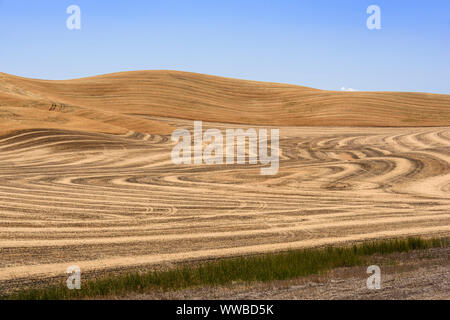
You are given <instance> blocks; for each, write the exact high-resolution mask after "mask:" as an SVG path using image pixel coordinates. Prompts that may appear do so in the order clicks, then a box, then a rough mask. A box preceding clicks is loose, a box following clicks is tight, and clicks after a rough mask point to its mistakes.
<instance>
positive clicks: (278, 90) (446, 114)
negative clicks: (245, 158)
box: [0, 71, 450, 134]
mask: <svg viewBox="0 0 450 320" xmlns="http://www.w3.org/2000/svg"><path fill="white" fill-rule="evenodd" d="M52 105H54V106H53V107H52ZM155 116H156V117H170V118H179V119H195V120H203V121H212V122H222V123H240V124H248V125H273V126H376V127H398V126H402V127H413V126H446V125H449V124H450V95H439V94H427V93H400V92H341V91H325V90H318V89H312V88H307V87H301V86H295V85H287V84H278V83H265V82H256V81H247V80H237V79H230V78H223V77H216V76H209V75H202V74H196V73H188V72H179V71H135V72H122V73H113V74H106V75H101V76H95V77H88V78H82V79H74V80H64V81H53V80H36V79H27V78H21V77H17V76H12V75H8V74H4V73H0V119H1V123H0V126H1V127H0V132H5V131H11V130H16V129H32V128H42V127H45V128H59V129H61V128H64V129H70V130H82V131H94V132H104V133H126V132H128V131H130V130H131V131H138V132H143V133H158V134H168V133H170V132H172V130H173V128H171V127H170V126H169V125H168V124H164V123H161V122H159V121H155V120H152V119H150V117H155Z"/></svg>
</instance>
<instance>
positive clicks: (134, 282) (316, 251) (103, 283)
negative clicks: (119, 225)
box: [0, 238, 450, 300]
mask: <svg viewBox="0 0 450 320" xmlns="http://www.w3.org/2000/svg"><path fill="white" fill-rule="evenodd" d="M448 246H450V239H449V238H441V239H438V238H435V239H422V238H407V239H396V240H381V241H373V242H365V243H361V244H357V245H353V246H347V247H326V248H311V249H301V250H292V251H287V252H282V253H270V254H264V255H258V256H250V257H241V258H225V259H220V260H217V261H213V262H205V263H202V264H200V265H197V266H180V267H177V268H175V269H172V270H167V271H148V272H144V273H138V272H133V273H127V274H122V275H117V276H106V277H104V278H101V279H93V280H87V281H82V285H81V289H80V290H69V289H68V288H67V287H66V286H65V283H64V285H57V286H52V287H48V288H41V289H26V290H21V291H17V292H14V293H12V294H9V295H6V296H1V297H0V298H1V299H16V300H17V299H19V300H60V299H82V298H96V297H107V296H120V295H124V294H127V293H133V292H134V293H145V292H149V291H151V290H162V291H170V290H179V289H186V288H193V287H201V286H217V285H227V284H230V283H232V282H233V281H242V282H266V281H273V280H286V279H294V278H298V277H302V276H308V275H313V274H321V273H325V272H327V271H329V270H331V269H334V268H338V267H351V266H358V265H363V264H365V263H367V260H368V258H369V257H370V256H372V255H374V254H378V255H385V254H390V253H397V252H408V251H412V250H419V249H429V248H438V247H440V248H442V247H448ZM82 280H83V279H82Z"/></svg>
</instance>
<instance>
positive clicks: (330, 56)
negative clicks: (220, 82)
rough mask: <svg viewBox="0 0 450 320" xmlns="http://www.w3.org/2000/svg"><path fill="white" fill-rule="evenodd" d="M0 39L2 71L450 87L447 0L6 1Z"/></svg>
mask: <svg viewBox="0 0 450 320" xmlns="http://www.w3.org/2000/svg"><path fill="white" fill-rule="evenodd" d="M72 4H75V5H78V6H79V7H80V8H81V30H68V29H67V27H66V20H67V18H68V17H69V15H68V14H67V13H66V9H67V7H68V6H69V5H72ZM372 4H375V5H378V6H379V7H380V8H381V27H382V28H381V30H368V28H367V27H366V20H367V18H368V16H369V15H368V14H367V13H366V9H367V7H368V6H369V5H372ZM0 39H1V42H0V44H1V46H0V71H1V72H6V73H11V74H16V75H20V76H26V77H34V78H44V79H70V78H78V77H83V76H88V75H96V74H103V73H109V72H117V71H126V70H142V69H146V70H149V69H171V70H184V71H193V72H199V73H207V74H214V75H222V76H228V77H235V78H244V79H251V80H261V81H274V82H284V83H293V84H300V85H306V86H311V87H315V88H320V89H330V90H340V89H341V87H346V88H355V89H357V90H389V91H423V92H436V93H447V94H450V1H448V0H430V1H425V0H423V1H414V0H413V1H406V0H383V1H381V0H370V1H365V0H341V1H337V0H329V1H325V0H311V1H306V0H305V1H301V0H271V1H266V0H236V1H235V0H222V1H219V0H205V1H204V0H198V1H193V0H192V1H191V0H184V1H175V0H162V1H159V0H158V1H154V0H148V1H137V0H127V1H122V0H72V1H65V0H33V1H30V0H0Z"/></svg>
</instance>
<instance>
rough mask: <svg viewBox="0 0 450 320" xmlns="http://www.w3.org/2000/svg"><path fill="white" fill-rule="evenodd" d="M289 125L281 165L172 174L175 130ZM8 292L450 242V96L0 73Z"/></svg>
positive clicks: (146, 74) (1, 218)
mask: <svg viewBox="0 0 450 320" xmlns="http://www.w3.org/2000/svg"><path fill="white" fill-rule="evenodd" d="M193 120H203V121H204V129H207V128H219V129H225V128H244V129H245V128H248V127H256V126H262V127H272V126H273V127H275V128H279V129H280V169H279V171H278V174H277V175H274V176H262V175H260V166H259V165H248V164H246V165H236V164H235V165H228V166H227V165H174V164H173V163H172V161H171V157H170V153H171V150H172V148H173V146H174V143H173V142H171V139H170V135H171V133H172V132H173V131H174V130H176V129H178V128H187V129H192V124H193ZM0 135H1V136H0V254H1V257H2V259H1V260H0V290H2V289H3V290H6V289H8V288H9V287H10V286H13V285H16V284H17V283H21V282H27V281H29V280H30V279H42V278H46V277H51V276H57V275H61V274H64V273H65V271H66V269H67V267H68V266H70V265H78V266H80V267H81V270H82V271H83V272H84V271H94V270H104V271H107V270H112V269H121V268H132V267H136V266H151V265H165V266H170V265H171V264H172V263H174V262H179V261H192V260H202V259H210V258H216V257H223V256H234V255H246V254H254V253H260V252H270V251H279V250H286V249H290V248H301V247H310V246H321V245H327V244H336V243H347V242H356V241H362V240H368V239H379V238H393V237H400V236H412V235H421V236H441V235H446V236H448V235H449V234H450V166H449V162H450V95H435V94H425V93H394V92H333V91H323V90H317V89H311V88H306V87H300V86H293V85H285V84H276V83H262V82H253V81H244V80H235V79H228V78H220V77H213V76H206V75H199V74H194V73H185V72H175V71H141V72H127V73H117V74H109V75H104V76H97V77H90V78H84V79H76V80H67V81H47V80H35V79H25V78H20V77H15V76H11V75H6V74H0Z"/></svg>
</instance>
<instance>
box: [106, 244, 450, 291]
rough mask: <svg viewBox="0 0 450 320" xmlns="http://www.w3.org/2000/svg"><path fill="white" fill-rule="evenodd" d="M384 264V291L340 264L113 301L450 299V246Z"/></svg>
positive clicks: (389, 259) (383, 259)
mask: <svg viewBox="0 0 450 320" xmlns="http://www.w3.org/2000/svg"><path fill="white" fill-rule="evenodd" d="M371 263H375V264H376V263H378V264H379V265H380V268H381V289H379V290H369V289H368V288H367V285H366V280H367V278H368V277H369V276H370V275H369V274H367V273H366V269H367V266H361V267H351V268H339V269H335V270H333V271H331V272H329V273H327V274H325V275H320V276H310V277H304V278H300V279H295V280H287V281H274V282H270V283H256V284H244V283H236V284H233V285H230V286H225V287H217V288H211V287H209V288H196V289H190V290H182V291H176V292H164V293H163V292H153V293H149V294H130V295H128V296H126V297H109V298H112V299H115V298H120V299H217V300H222V299H224V300H233V299H242V300H247V299H249V300H253V299H274V300H285V299H286V300H297V299H299V300H309V299H312V300H317V299H326V300H330V299H331V300H333V299H346V300H347V299H402V300H403V299H446V300H447V299H450V248H445V249H432V250H425V251H417V252H411V253H403V254H392V255H389V256H386V257H376V258H373V261H371Z"/></svg>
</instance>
